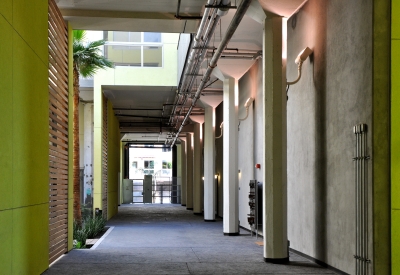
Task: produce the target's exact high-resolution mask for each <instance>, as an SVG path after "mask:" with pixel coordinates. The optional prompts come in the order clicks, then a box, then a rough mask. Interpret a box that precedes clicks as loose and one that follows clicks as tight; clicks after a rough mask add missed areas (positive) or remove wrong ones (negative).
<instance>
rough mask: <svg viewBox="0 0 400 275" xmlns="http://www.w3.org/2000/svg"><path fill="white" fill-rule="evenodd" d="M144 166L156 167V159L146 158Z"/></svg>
mask: <svg viewBox="0 0 400 275" xmlns="http://www.w3.org/2000/svg"><path fill="white" fill-rule="evenodd" d="M144 168H148V169H154V160H145V161H144Z"/></svg>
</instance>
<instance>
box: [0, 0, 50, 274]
mask: <svg viewBox="0 0 400 275" xmlns="http://www.w3.org/2000/svg"><path fill="white" fill-rule="evenodd" d="M47 5H48V3H47V1H38V0H34V1H28V2H26V1H17V0H2V1H1V2H0V58H1V63H0V97H1V100H0V111H1V116H0V225H1V228H0V243H1V248H2V249H1V250H0V274H40V273H42V272H43V271H44V270H45V269H46V268H47V267H48V261H49V256H48V252H49V249H48V246H49V245H48V243H49V228H48V213H49V205H48V200H49V199H48V194H49V192H48V190H49V188H48V184H49V166H48V118H49V114H48V112H49V111H48V110H49V109H48V100H49V96H48V44H47V43H48V40H47V39H48V32H47V26H48V23H47V18H48V17H47V11H48V7H47Z"/></svg>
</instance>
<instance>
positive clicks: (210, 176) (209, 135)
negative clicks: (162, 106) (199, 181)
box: [204, 107, 215, 221]
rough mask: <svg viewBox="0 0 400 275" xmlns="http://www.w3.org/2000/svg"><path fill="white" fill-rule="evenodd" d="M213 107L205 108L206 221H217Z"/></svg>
mask: <svg viewBox="0 0 400 275" xmlns="http://www.w3.org/2000/svg"><path fill="white" fill-rule="evenodd" d="M214 111H215V109H214V108H213V107H206V108H205V122H204V220H206V221H215V198H214V197H215V177H214V176H215V161H214V158H215V157H214V156H215V132H214V129H215V125H214V123H215V122H214Z"/></svg>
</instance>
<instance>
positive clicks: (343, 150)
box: [287, 0, 373, 274]
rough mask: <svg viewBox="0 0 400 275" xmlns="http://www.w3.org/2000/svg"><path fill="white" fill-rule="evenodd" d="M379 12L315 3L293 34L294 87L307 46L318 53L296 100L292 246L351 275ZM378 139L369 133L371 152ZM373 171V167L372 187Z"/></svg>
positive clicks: (292, 114)
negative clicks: (357, 152) (361, 133)
mask: <svg viewBox="0 0 400 275" xmlns="http://www.w3.org/2000/svg"><path fill="white" fill-rule="evenodd" d="M372 11H373V10H372V1H364V0H357V1H350V2H349V1H333V2H332V1H331V2H324V1H318V0H310V1H308V2H307V3H306V4H305V5H304V7H303V8H302V9H301V10H300V11H299V12H298V13H297V14H296V15H294V16H292V17H291V18H290V19H289V20H288V28H287V29H288V30H287V35H288V37H287V41H288V52H287V78H288V80H289V81H291V80H292V79H295V78H296V77H297V65H296V64H295V63H294V60H295V58H296V56H297V55H298V53H299V52H300V51H301V50H302V49H304V48H305V47H306V46H308V47H310V48H312V49H313V50H314V53H313V55H312V56H311V58H310V59H307V60H306V62H304V64H303V75H302V78H301V80H300V81H299V82H298V83H297V84H295V85H292V86H290V89H289V94H288V96H289V100H288V103H287V119H288V126H287V127H288V128H287V133H288V142H287V143H288V238H289V240H290V244H291V248H293V249H295V250H298V251H300V252H302V253H304V254H307V255H309V256H311V257H313V258H316V259H318V260H321V261H323V262H325V263H327V264H329V265H331V266H333V267H335V268H338V269H340V270H342V271H344V272H347V273H351V274H353V273H354V270H355V261H354V257H353V255H354V253H355V252H354V251H355V238H354V235H355V203H354V200H355V185H354V178H355V172H354V165H353V162H352V157H353V156H354V148H355V137H354V134H353V132H352V127H353V126H354V125H356V124H359V123H366V124H367V125H368V126H369V127H370V129H371V128H372V58H371V56H372ZM371 138H372V135H371V131H369V132H368V137H367V139H368V152H369V153H372V150H371V144H372V142H371ZM371 167H372V165H371V162H369V167H368V170H369V175H368V177H369V182H368V185H369V186H371V183H372V173H371ZM371 189H372V188H370V191H371ZM369 199H370V200H369V201H370V202H371V201H372V193H371V195H370V198H369ZM371 210H372V208H370V209H369V213H371ZM370 221H372V215H370ZM369 226H370V228H371V229H370V230H369V231H370V232H372V224H371V223H370V224H369ZM370 240H372V237H371V238H370ZM369 249H370V250H369V251H372V242H370V246H369ZM370 256H372V253H371V255H370Z"/></svg>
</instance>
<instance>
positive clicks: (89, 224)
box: [83, 216, 106, 239]
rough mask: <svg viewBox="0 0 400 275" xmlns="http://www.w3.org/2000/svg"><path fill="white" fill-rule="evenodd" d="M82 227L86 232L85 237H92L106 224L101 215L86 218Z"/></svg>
mask: <svg viewBox="0 0 400 275" xmlns="http://www.w3.org/2000/svg"><path fill="white" fill-rule="evenodd" d="M83 224H84V225H83V227H84V228H85V230H86V232H87V238H88V239H93V238H94V237H96V236H97V235H98V234H99V233H101V232H102V231H103V230H104V227H105V226H106V219H105V218H103V217H102V216H95V217H94V218H91V217H90V218H86V219H85V220H84V222H83Z"/></svg>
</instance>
